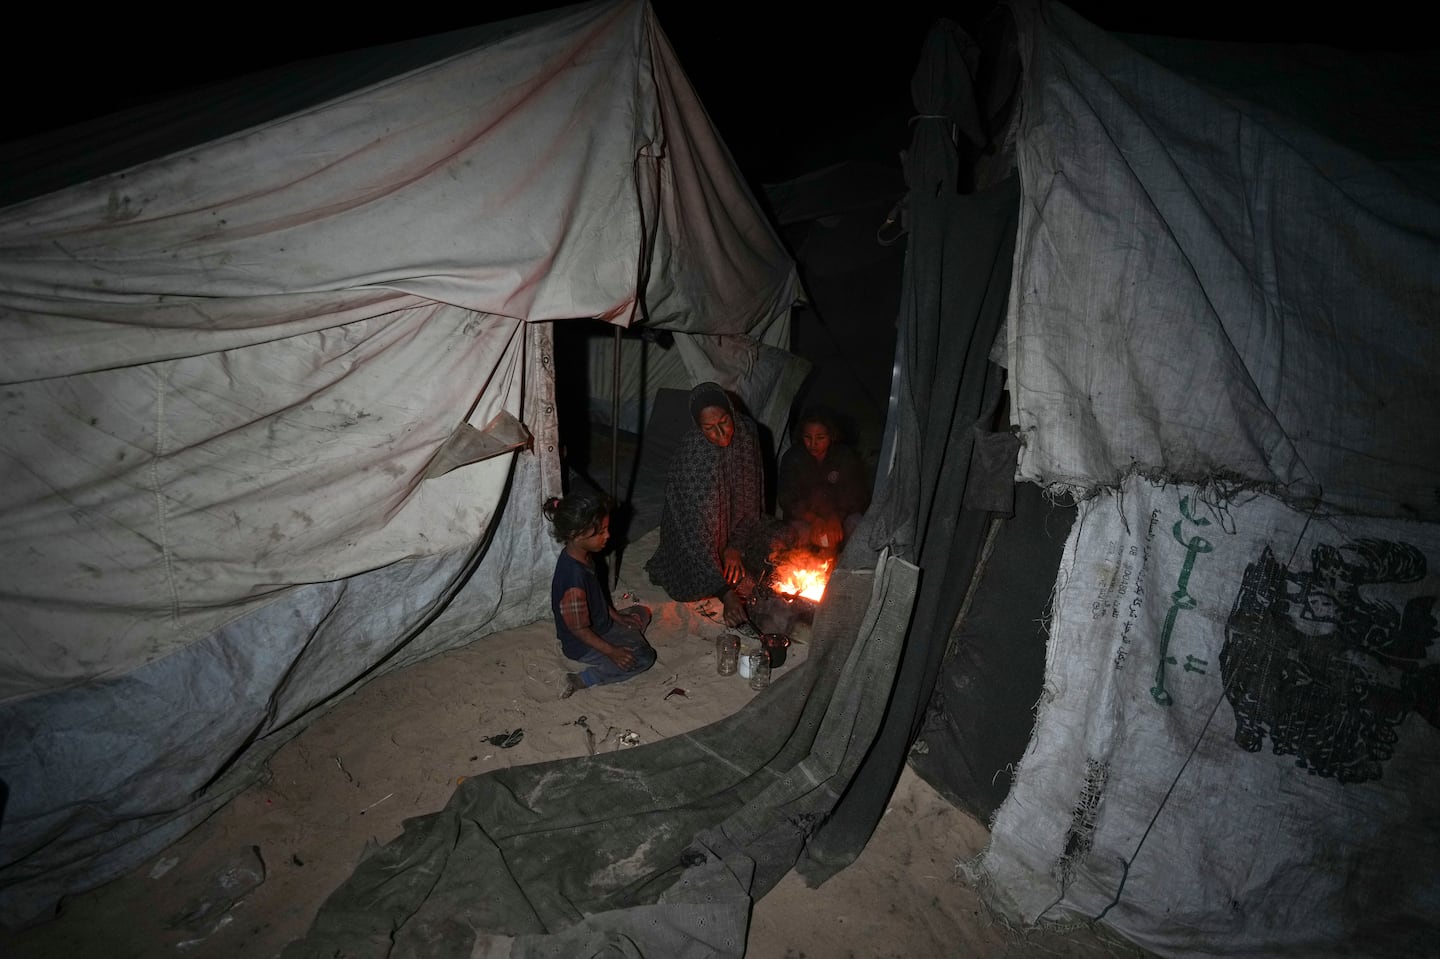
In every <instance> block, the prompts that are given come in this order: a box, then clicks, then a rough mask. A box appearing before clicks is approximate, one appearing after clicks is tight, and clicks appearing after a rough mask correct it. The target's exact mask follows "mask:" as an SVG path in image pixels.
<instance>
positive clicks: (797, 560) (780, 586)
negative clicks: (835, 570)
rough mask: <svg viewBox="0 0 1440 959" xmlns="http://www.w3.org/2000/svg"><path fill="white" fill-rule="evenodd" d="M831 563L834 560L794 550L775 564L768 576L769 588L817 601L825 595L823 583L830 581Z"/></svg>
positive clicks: (832, 563)
mask: <svg viewBox="0 0 1440 959" xmlns="http://www.w3.org/2000/svg"><path fill="white" fill-rule="evenodd" d="M833 565H834V560H829V559H824V560H822V559H818V558H816V557H814V556H813V555H811V554H809V553H806V552H805V551H803V550H795V551H794V552H791V553H790V554H788V555H787V556H786V557H785V558H784V559H782V560H781V561H780V562H779V563H777V564H776V566H775V572H774V573H773V574H772V575H771V577H770V588H771V589H773V590H775V592H777V593H785V594H786V595H788V596H800V597H803V598H804V599H808V600H810V602H812V603H818V602H820V599H821V597H822V596H824V595H825V584H826V583H827V582H829V581H830V567H831V566H833Z"/></svg>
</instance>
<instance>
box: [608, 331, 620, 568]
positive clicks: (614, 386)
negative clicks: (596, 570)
mask: <svg viewBox="0 0 1440 959" xmlns="http://www.w3.org/2000/svg"><path fill="white" fill-rule="evenodd" d="M620 333H621V330H620V327H619V326H616V327H615V360H614V366H613V367H612V369H611V377H610V499H611V501H612V502H615V503H619V502H620ZM619 582H620V561H619V558H618V557H617V558H616V560H615V561H614V562H612V563H611V564H610V588H611V589H614V588H615V586H616V584H618V583H619Z"/></svg>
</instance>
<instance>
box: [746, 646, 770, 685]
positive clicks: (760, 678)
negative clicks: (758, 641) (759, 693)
mask: <svg viewBox="0 0 1440 959" xmlns="http://www.w3.org/2000/svg"><path fill="white" fill-rule="evenodd" d="M747 657H748V661H749V664H750V669H749V673H750V688H751V689H764V688H765V687H766V686H769V685H770V653H769V651H768V650H766V649H765V647H764V646H760V647H757V648H756V649H752V650H751V651H750V652H749V653H748V654H747Z"/></svg>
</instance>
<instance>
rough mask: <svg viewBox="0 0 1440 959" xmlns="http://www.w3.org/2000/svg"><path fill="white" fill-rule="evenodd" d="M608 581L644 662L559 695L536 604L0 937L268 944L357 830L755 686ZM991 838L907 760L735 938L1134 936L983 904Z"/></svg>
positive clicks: (387, 830) (288, 931) (327, 883)
mask: <svg viewBox="0 0 1440 959" xmlns="http://www.w3.org/2000/svg"><path fill="white" fill-rule="evenodd" d="M637 547H638V548H639V552H640V555H638V556H637V555H635V554H636V549H637ZM643 552H644V550H643V545H642V544H636V547H632V550H631V554H632V555H629V556H627V557H626V559H625V566H626V568H628V569H633V570H639V569H640V561H641V557H642V556H643ZM633 579H639V580H641V583H635V584H632V583H631V582H630V580H633ZM618 591H633V592H634V593H635V594H636V595H637V596H638V598H639V600H640V601H641V602H645V603H646V604H647V605H650V606H651V607H652V608H653V609H654V610H655V612H656V614H657V615H656V620H655V622H654V624H652V626H651V628H650V639H651V642H652V643H653V644H654V645H655V647H656V650H657V652H658V653H659V662H658V663H657V664H656V666H655V667H654V668H653V669H652V670H651V671H650V672H648V673H647V674H645V675H643V676H640V677H637V678H636V679H634V680H631V681H629V682H627V683H623V684H619V685H615V686H610V687H605V688H600V689H592V690H585V691H582V692H580V693H577V694H576V695H575V696H574V697H572V698H570V699H567V700H561V699H559V698H558V691H559V689H560V685H561V677H562V676H563V674H564V669H565V661H564V660H563V659H562V658H561V657H560V656H559V653H558V650H557V647H556V643H555V640H554V633H553V630H552V627H551V625H550V623H549V622H548V621H543V622H540V623H536V624H533V625H531V626H527V627H524V628H521V629H516V630H511V631H508V632H504V633H497V634H494V635H491V636H488V637H485V638H483V639H481V640H478V641H476V642H475V643H473V644H471V645H470V646H468V647H465V648H463V649H460V650H457V651H454V652H451V653H447V654H444V655H441V656H437V657H434V658H432V659H430V660H428V661H426V662H423V663H419V664H417V665H415V666H411V667H410V668H408V669H405V670H403V671H401V672H398V673H395V674H392V675H388V676H384V677H381V678H379V679H377V680H375V681H373V682H371V683H369V684H368V685H366V686H365V687H363V688H362V689H360V690H359V691H358V692H357V693H355V694H354V695H353V696H351V697H350V698H348V699H347V700H345V701H344V702H342V703H341V704H340V705H338V706H337V707H335V708H334V709H332V710H331V711H330V712H329V713H327V714H326V715H324V716H323V717H321V718H320V719H319V720H317V721H316V722H314V723H313V724H312V725H311V726H310V727H309V728H307V729H306V730H305V731H304V732H302V733H301V734H300V735H298V736H297V737H296V738H294V739H293V740H291V741H290V742H289V743H288V744H286V745H285V746H284V747H283V748H281V749H280V750H279V752H277V753H276V754H275V756H274V757H273V758H272V760H271V763H270V776H269V778H268V780H267V781H264V782H259V783H256V784H254V785H252V786H251V787H250V788H249V789H247V790H245V791H244V792H243V793H241V794H240V795H239V796H237V797H236V798H235V799H234V800H233V801H231V802H230V803H229V804H228V805H226V806H225V807H223V808H222V809H221V810H219V811H218V812H217V813H216V814H215V815H213V816H211V817H210V818H209V819H208V820H206V821H205V822H204V823H202V824H201V825H200V826H198V827H197V828H195V829H194V830H192V831H191V832H190V833H189V834H188V835H187V836H185V837H184V838H183V839H181V840H180V841H178V842H176V843H175V844H173V845H172V846H171V847H169V848H168V849H166V850H165V851H164V852H163V853H162V854H160V855H159V856H157V857H155V858H154V859H153V860H152V861H150V862H147V863H145V864H144V865H142V866H141V867H140V868H138V869H136V870H134V871H133V872H131V873H130V874H128V875H125V876H122V877H121V878H119V879H117V880H115V881H113V882H111V883H109V884H107V885H105V886H102V887H100V888H99V889H95V890H92V891H90V892H87V893H84V894H81V895H77V896H74V897H72V898H70V899H68V900H66V901H65V902H64V903H63V904H62V908H61V910H60V914H59V916H58V917H57V918H56V919H54V920H52V921H50V922H47V923H44V924H42V925H39V926H36V927H33V928H31V929H29V930H26V931H24V932H22V933H19V934H17V935H12V936H8V937H5V938H0V954H4V955H6V956H11V957H14V959H22V957H24V959H61V957H65V959H71V957H76V956H106V957H109V959H127V957H141V956H145V957H150V956H163V955H179V956H187V957H189V956H206V957H208V956H237V957H238V956H244V957H268V956H274V955H276V954H277V953H278V952H279V951H280V949H281V948H282V947H283V946H284V945H285V944H286V943H288V942H290V941H292V940H294V939H296V938H298V937H300V936H301V935H303V934H304V932H305V931H306V929H307V928H308V927H309V924H310V922H311V920H312V919H313V918H314V916H315V913H316V910H317V909H318V908H319V907H320V904H321V903H322V902H323V900H324V899H325V897H326V896H328V895H329V894H330V892H332V891H333V890H334V889H335V887H336V886H337V885H339V883H340V882H341V881H343V880H344V879H345V878H346V877H348V876H349V875H350V873H351V872H352V870H353V869H354V867H355V865H356V863H357V862H358V861H359V859H360V857H361V854H362V851H363V850H364V848H365V846H366V844H367V843H384V842H386V841H388V840H390V839H392V838H394V837H395V836H397V835H399V834H400V831H401V823H402V822H403V821H404V820H405V819H408V818H410V817H413V816H417V815H423V814H425V813H429V812H433V811H435V810H437V809H439V808H440V807H441V806H443V805H444V803H445V802H446V800H447V799H448V798H449V797H450V794H451V792H452V791H453V790H454V788H455V785H456V783H457V782H458V781H459V780H460V779H462V778H464V777H467V776H474V775H477V774H479V773H483V772H485V771H487V770H492V769H496V768H499V767H503V766H512V765H521V764H526V763H534V762H540V761H545V760H551V759H559V758H565V757H573V756H581V755H585V754H586V752H587V749H588V748H589V747H588V744H587V735H586V732H587V729H588V730H589V731H591V732H592V733H593V734H594V739H595V748H596V749H597V751H600V750H615V749H624V748H630V747H629V746H628V745H627V743H628V742H637V741H638V742H640V743H647V742H653V741H655V740H658V739H661V738H664V737H667V736H673V735H676V734H678V733H682V732H685V731H688V730H691V729H696V728H699V727H701V726H703V725H706V724H708V723H710V722H713V721H715V720H717V719H720V718H723V717H724V716H726V715H729V714H730V713H733V712H734V711H736V710H738V709H739V708H741V707H742V706H743V705H744V704H745V703H746V702H748V701H749V700H750V699H751V698H752V697H753V696H756V695H764V694H763V693H756V692H754V691H753V690H751V689H750V688H749V687H748V685H747V684H746V682H745V681H744V680H743V679H741V678H739V677H738V676H727V677H722V676H719V675H717V674H716V672H715V668H714V653H713V650H714V646H713V637H714V636H715V635H716V633H718V632H719V631H720V630H721V627H720V626H719V625H718V624H717V623H715V622H714V621H712V620H711V619H708V618H707V617H706V615H705V613H707V612H708V613H710V614H711V615H714V612H715V611H713V610H705V609H703V608H697V607H695V606H691V605H682V604H675V603H669V602H662V601H661V597H660V596H658V595H657V594H656V591H655V590H654V588H653V587H651V586H650V585H649V583H648V582H643V575H642V576H640V577H634V576H631V577H622V580H621V584H620V587H619V590H618ZM618 591H617V592H618ZM621 604H622V605H623V602H622V603H621ZM806 635H807V634H806V631H805V630H803V629H802V630H800V631H798V632H797V634H796V644H795V645H794V646H793V647H792V649H791V654H790V661H789V662H787V664H786V665H785V666H784V667H783V669H790V668H793V666H794V665H795V664H798V663H799V662H803V661H804V658H805V656H806V652H807V647H806V645H805V639H806ZM676 689H681V690H684V693H683V695H682V694H672V691H673V690H676ZM581 717H583V718H584V725H583V726H582V725H579V724H578V723H579V721H580V720H581ZM517 730H521V731H523V737H520V738H519V740H518V742H515V743H514V744H513V745H511V746H509V747H502V746H499V745H496V744H494V743H493V742H492V739H499V738H501V737H503V736H504V735H505V734H507V733H508V734H512V735H513V734H514V733H515V731H517ZM986 839H987V833H986V830H985V828H984V826H983V825H981V824H980V823H978V822H976V821H975V820H974V819H972V818H970V817H969V816H967V815H966V814H964V813H962V812H960V811H959V810H958V809H956V808H955V807H954V806H952V805H950V804H949V803H948V802H947V801H946V800H944V799H943V798H941V797H940V796H939V795H938V794H937V793H936V792H935V791H934V790H933V789H932V788H931V787H930V786H929V785H928V784H926V783H925V782H924V781H923V780H921V779H920V778H919V777H917V776H916V775H915V774H914V773H912V772H911V771H910V770H909V769H908V768H907V770H906V771H905V773H904V775H903V777H902V778H901V780H900V783H899V785H898V786H897V788H896V791H895V794H894V796H893V797H892V799H891V802H890V805H889V808H888V809H887V811H886V813H885V816H884V818H883V819H882V821H881V824H880V826H879V829H878V830H877V832H876V834H875V835H874V837H873V838H872V839H871V841H870V843H869V844H868V845H867V847H866V848H865V850H864V852H863V853H862V854H861V856H860V857H859V859H858V860H857V861H856V862H855V863H853V864H852V865H851V866H850V867H849V868H847V869H846V870H844V871H843V872H841V873H840V874H839V875H837V876H835V877H834V878H832V879H831V880H830V881H829V882H827V883H825V884H824V885H823V886H821V887H820V888H818V889H810V888H808V887H807V886H806V885H805V884H804V882H803V881H802V880H800V879H799V878H798V877H797V876H796V875H795V874H794V873H792V874H790V875H789V876H787V877H786V878H785V879H784V880H783V881H782V882H781V883H780V884H779V885H778V886H777V887H776V888H775V889H774V890H773V891H772V892H771V893H770V894H769V895H768V896H766V897H765V898H764V899H762V900H761V901H760V902H759V903H757V904H756V905H755V909H754V913H753V917H752V923H751V929H750V934H749V940H748V947H747V953H746V954H747V956H750V957H754V959H831V957H849V956H854V957H892V956H893V957H907V959H913V957H927V956H1014V957H1020V956H1077V957H1079V956H1085V957H1090V956H1134V957H1140V956H1144V955H1145V954H1144V953H1143V952H1141V951H1139V950H1137V949H1135V948H1134V947H1133V946H1130V945H1128V944H1125V943H1124V942H1123V941H1121V940H1118V939H1117V938H1115V937H1113V936H1111V935H1107V934H1105V933H1104V931H1103V930H1100V931H1096V930H1091V929H1087V928H1080V929H1076V930H1071V931H1069V932H1066V933H1056V932H1046V933H1043V934H1041V933H1030V934H1026V933H1023V932H1019V931H1012V930H1009V929H1007V928H1005V927H1004V926H1002V925H997V924H995V923H993V922H991V921H990V920H989V918H988V917H987V914H986V912H985V910H984V908H983V906H982V905H981V903H980V900H979V898H978V897H977V896H976V895H975V893H974V892H973V891H972V890H971V889H970V888H968V887H967V886H966V885H965V884H964V883H963V882H962V881H961V879H960V878H959V877H958V876H957V870H956V865H957V863H959V862H961V861H963V860H965V859H969V858H971V857H973V856H975V855H977V854H978V853H979V852H980V851H981V850H982V849H983V847H984V844H985V842H986ZM257 856H258V859H259V861H260V862H263V879H262V880H261V881H260V882H259V883H258V885H253V888H250V889H248V891H246V890H245V889H244V888H239V889H234V890H232V891H230V892H223V891H221V890H220V884H219V877H220V876H221V875H223V874H224V873H225V872H226V871H227V866H228V867H230V869H229V872H230V873H231V874H233V875H237V876H238V877H239V878H240V879H241V880H242V882H241V886H242V887H243V886H246V885H250V883H249V882H245V881H244V880H245V879H246V877H247V876H248V877H249V879H250V880H251V881H252V882H253V880H254V879H255V878H258V877H259V874H260V867H259V866H258V864H257V858H256V857H257ZM237 895H238V896H240V898H239V899H238V901H234V902H233V903H232V902H231V900H232V899H233V898H234V897H235V896H237ZM216 904H218V905H216ZM207 905H209V906H210V908H208V909H207V908H206V907H207ZM227 906H228V908H227Z"/></svg>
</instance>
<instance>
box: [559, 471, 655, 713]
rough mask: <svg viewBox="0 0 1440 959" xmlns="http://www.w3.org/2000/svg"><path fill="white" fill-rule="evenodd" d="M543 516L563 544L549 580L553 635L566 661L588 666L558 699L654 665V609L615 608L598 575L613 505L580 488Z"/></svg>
mask: <svg viewBox="0 0 1440 959" xmlns="http://www.w3.org/2000/svg"><path fill="white" fill-rule="evenodd" d="M544 512H545V518H546V519H548V520H549V521H550V525H551V527H552V529H553V531H554V533H555V538H556V539H557V540H559V541H560V542H561V543H563V544H565V548H564V549H563V550H561V551H560V556H559V558H558V559H556V561H555V575H554V577H553V578H552V579H551V581H550V611H551V612H552V613H553V614H554V616H555V635H556V636H557V637H558V638H559V640H560V649H561V651H562V652H563V653H564V654H565V656H566V658H567V659H572V660H575V661H577V662H581V663H584V664H585V666H586V667H587V668H586V669H584V670H583V671H581V672H578V673H566V675H565V688H564V689H563V690H562V691H561V693H560V698H561V699H564V698H565V697H567V696H571V695H573V694H574V693H575V692H576V691H577V690H581V689H585V688H587V687H590V686H603V685H605V684H607V683H618V682H622V681H624V680H626V679H630V678H632V677H634V676H638V675H640V674H641V673H643V672H644V671H645V670H647V669H649V668H650V667H651V666H653V665H654V664H655V650H654V649H653V648H652V647H651V646H650V644H649V643H648V642H646V641H645V629H646V627H647V626H649V625H650V610H648V609H646V608H645V607H644V606H640V605H638V604H637V605H635V606H630V607H627V608H626V609H624V610H617V609H616V608H615V607H614V606H612V605H611V604H610V600H609V598H608V597H607V596H606V593H605V588H604V586H603V585H602V584H601V582H600V577H599V576H597V575H596V574H595V554H596V553H598V552H599V551H600V550H602V549H604V548H605V544H606V542H608V541H609V539H610V508H609V503H608V502H607V501H606V499H605V498H604V497H602V496H600V495H597V494H595V493H591V492H589V491H586V490H576V491H575V492H573V493H571V494H570V495H569V496H567V497H565V498H564V499H560V498H559V497H555V498H552V499H550V500H549V501H547V502H546V503H545V507H544Z"/></svg>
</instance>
